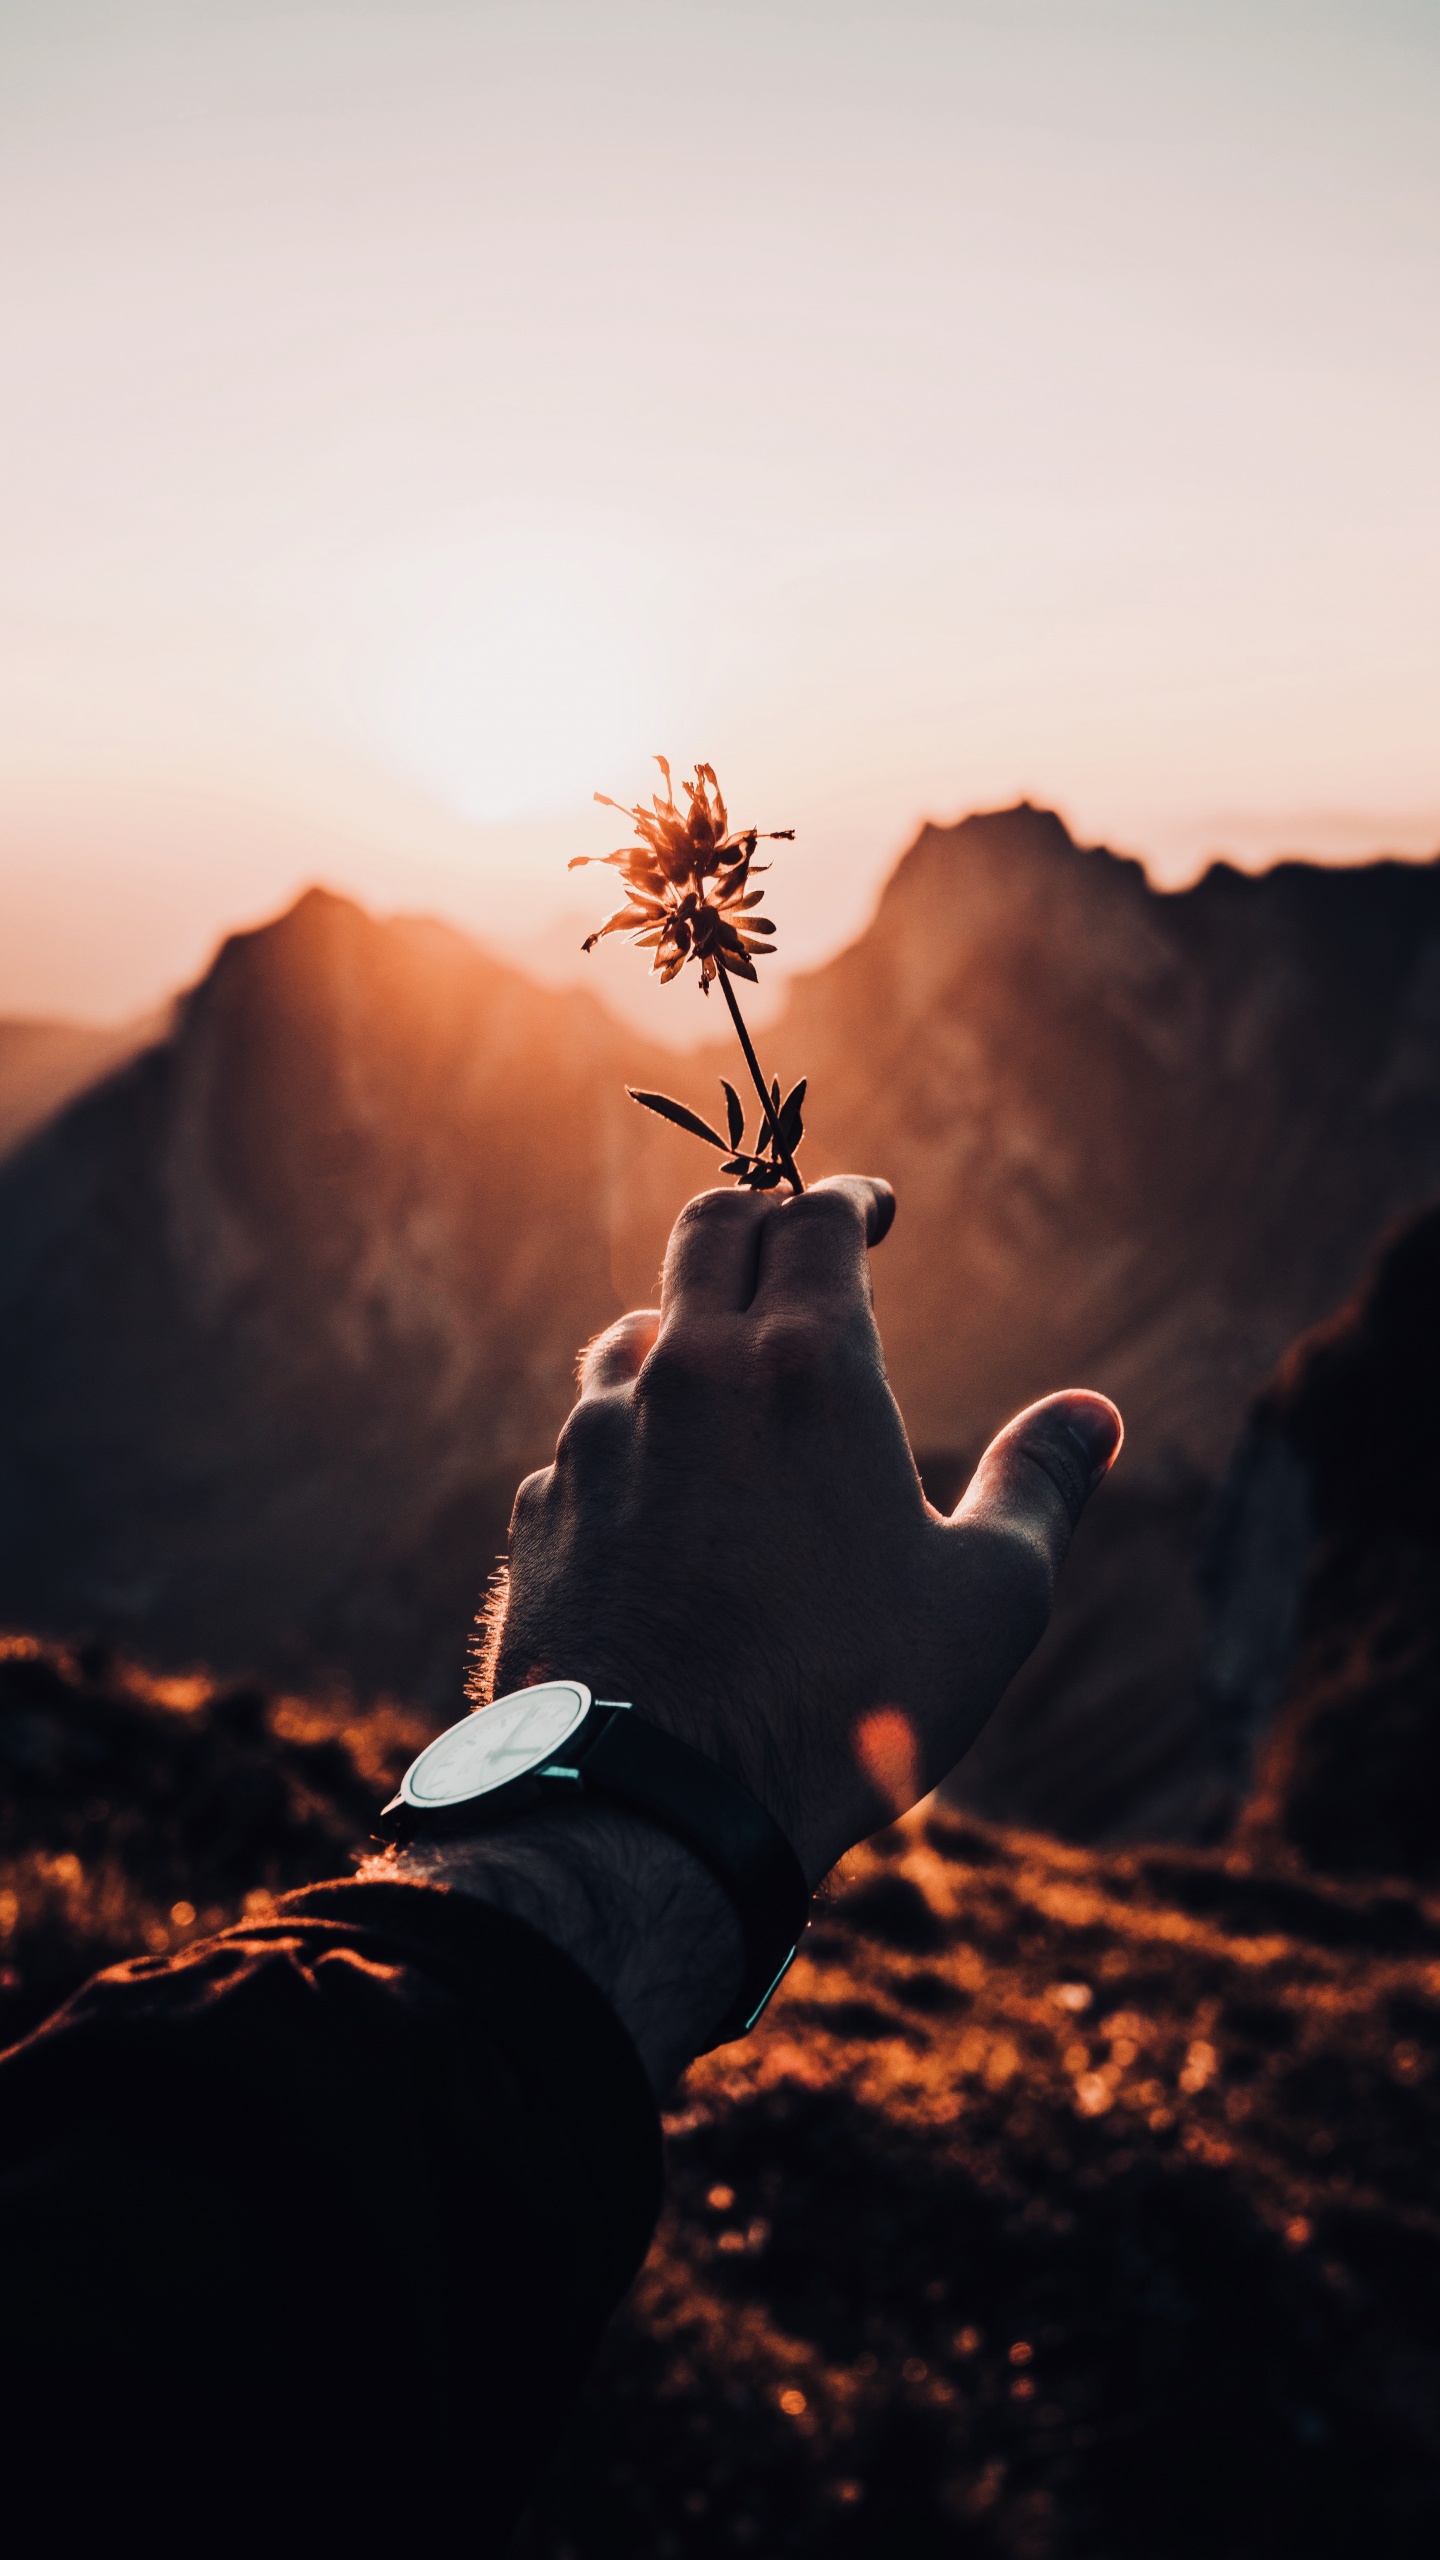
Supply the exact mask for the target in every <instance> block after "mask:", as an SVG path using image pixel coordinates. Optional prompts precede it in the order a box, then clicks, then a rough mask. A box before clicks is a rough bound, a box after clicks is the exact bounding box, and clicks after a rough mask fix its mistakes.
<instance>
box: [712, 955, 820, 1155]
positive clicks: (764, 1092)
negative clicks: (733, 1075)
mask: <svg viewBox="0 0 1440 2560" xmlns="http://www.w3.org/2000/svg"><path fill="white" fill-rule="evenodd" d="M716 965H717V968H718V970H719V975H720V984H721V987H722V989H723V990H724V995H725V1001H726V1003H727V1004H728V1006H729V1007H730V1019H731V1021H732V1022H733V1023H734V1025H735V1028H736V1031H737V1032H738V1033H739V1036H740V1046H741V1048H742V1049H743V1050H744V1052H745V1064H746V1066H747V1067H748V1068H749V1070H750V1073H751V1075H752V1077H753V1078H754V1081H755V1090H756V1092H757V1093H758V1094H759V1096H760V1104H761V1108H762V1110H763V1111H764V1114H765V1125H766V1127H767V1128H768V1130H769V1132H770V1138H771V1143H772V1145H773V1147H774V1151H775V1161H776V1163H777V1164H778V1165H779V1167H780V1170H781V1172H782V1173H783V1174H784V1176H785V1179H786V1181H787V1182H788V1183H789V1185H790V1188H791V1190H792V1191H803V1190H804V1188H805V1185H804V1183H803V1182H802V1181H801V1179H800V1176H799V1174H798V1173H797V1172H796V1170H795V1158H794V1157H793V1155H792V1154H791V1152H790V1150H789V1148H788V1147H787V1146H786V1144H785V1142H784V1140H783V1139H782V1137H781V1135H780V1114H779V1112H778V1111H777V1110H776V1108H775V1105H774V1103H773V1101H772V1100H771V1098H770V1094H769V1091H768V1089H767V1087H766V1083H765V1079H764V1077H763V1076H762V1074H761V1073H760V1061H759V1059H758V1058H757V1057H756V1055H755V1049H754V1044H753V1042H752V1041H751V1038H750V1034H749V1032H748V1031H747V1030H746V1028H745V1018H744V1016H743V1014H742V1013H741V1011H740V1007H739V1005H738V1004H737V1003H736V1001H735V990H734V988H733V987H732V986H731V984H730V973H729V971H728V969H727V968H726V966H725V963H724V961H723V960H722V959H721V958H720V956H719V954H718V952H717V954H716Z"/></svg>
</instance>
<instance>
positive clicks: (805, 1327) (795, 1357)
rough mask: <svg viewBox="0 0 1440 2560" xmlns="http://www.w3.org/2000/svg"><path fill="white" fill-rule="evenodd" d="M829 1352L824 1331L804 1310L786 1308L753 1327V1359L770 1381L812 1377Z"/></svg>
mask: <svg viewBox="0 0 1440 2560" xmlns="http://www.w3.org/2000/svg"><path fill="white" fill-rule="evenodd" d="M828 1348H829V1341H828V1337H827V1335H826V1332H825V1328H824V1327H823V1326H822V1325H821V1324H819V1323H818V1322H817V1320H816V1318H815V1317H814V1316H813V1315H812V1314H810V1313H809V1312H808V1311H807V1310H805V1309H804V1308H787V1309H786V1310H785V1311H784V1313H783V1314H776V1315H772V1316H766V1317H765V1318H764V1320H763V1321H762V1322H761V1323H760V1324H759V1325H757V1326H756V1328H755V1337H754V1356H755V1359H756V1363H757V1365H758V1367H759V1368H760V1370H761V1372H762V1373H763V1374H764V1375H765V1376H767V1377H769V1378H772V1379H776V1378H793V1377H800V1376H811V1375H813V1374H814V1372H815V1371H816V1370H818V1369H819V1368H820V1367H821V1365H822V1363H823V1361H824V1358H825V1354H826V1352H827V1350H828Z"/></svg>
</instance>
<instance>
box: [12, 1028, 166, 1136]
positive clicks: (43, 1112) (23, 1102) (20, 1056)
mask: <svg viewBox="0 0 1440 2560" xmlns="http://www.w3.org/2000/svg"><path fill="white" fill-rule="evenodd" d="M163 1028H164V1025H163V1023H162V1022H161V1020H160V1019H159V1018H158V1017H157V1019H156V1020H154V1021H153V1022H151V1021H146V1022H143V1023H127V1024H125V1025H123V1026H122V1027H121V1028H120V1029H119V1030H118V1031H97V1030H95V1029H94V1028H92V1027H91V1026H90V1025H89V1024H86V1023H80V1022H31V1021H28V1020H26V1021H9V1022H3V1021H0V1156H5V1155H8V1154H9V1152H10V1150H11V1148H12V1147H17V1146H18V1145H19V1144H20V1141H21V1140H22V1139H23V1138H28V1137H29V1135H30V1132H31V1130H32V1129H38V1128H39V1127H40V1124H41V1122H42V1121H45V1120H48V1119H49V1118H50V1116H51V1114H52V1113H53V1112H56V1111H58V1110H60V1108H61V1107H62V1105H63V1104H64V1103H67V1102H68V1101H69V1100H70V1098H71V1096H72V1094H77V1093H83V1091H84V1089H85V1087H86V1086H87V1085H90V1084H94V1083H95V1081H96V1079H97V1077H99V1076H103V1075H105V1074H107V1073H108V1071H109V1069H110V1068H112V1067H115V1066H119V1065H120V1064H121V1062H122V1060H124V1059H126V1058H130V1057H133V1056H134V1054H135V1052H136V1050H137V1049H140V1048H143V1047H144V1045H145V1043H146V1042H147V1040H153V1039H156V1038H158V1037H159V1036H160V1034H161V1033H162V1031H163Z"/></svg>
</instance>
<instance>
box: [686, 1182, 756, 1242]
mask: <svg viewBox="0 0 1440 2560" xmlns="http://www.w3.org/2000/svg"><path fill="white" fill-rule="evenodd" d="M754 1214H755V1204H754V1202H753V1201H752V1200H751V1199H750V1197H749V1195H748V1194H747V1193H746V1192H743V1191H697V1192H696V1194H695V1197H694V1199H693V1200H687V1201H686V1203H685V1206H684V1208H683V1209H682V1210H681V1212H680V1215H679V1217H678V1218H677V1219H676V1221H675V1234H676V1237H677V1239H679V1238H684V1237H685V1236H687V1235H693V1234H694V1233H695V1231H696V1230H697V1228H698V1229H702V1230H704V1229H710V1228H714V1227H725V1226H731V1227H744V1226H748V1225H749V1223H750V1221H751V1219H752V1217H753V1216H754Z"/></svg>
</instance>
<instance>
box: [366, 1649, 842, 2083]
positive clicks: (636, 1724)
mask: <svg viewBox="0 0 1440 2560" xmlns="http://www.w3.org/2000/svg"><path fill="white" fill-rule="evenodd" d="M587 1797H593V1798H595V1799H597V1800H599V1801H601V1802H604V1803H610V1804H620V1805H624V1806H625V1807H626V1808H627V1810H628V1811H630V1812H631V1813H639V1814H643V1815H644V1816H645V1817H646V1818H647V1819H648V1820H649V1821H651V1822H655V1823H658V1824H659V1826H660V1828H661V1829H662V1830H664V1831H669V1832H670V1833H672V1834H673V1836H674V1837H675V1839H677V1840H682V1841H683V1842H684V1844H685V1846H686V1848H687V1849H689V1850H691V1851H692V1852H693V1854H694V1855H695V1856H696V1857H697V1858H698V1859H699V1860H700V1862H701V1864H702V1866H705V1867H708V1868H709V1870H710V1873H711V1875H712V1876H714V1878H715V1880H716V1883H717V1884H719V1885H721V1886H722V1887H723V1888H724V1891H725V1893H726V1894H727V1895H728V1896H729V1899H730V1901H731V1902H732V1903H733V1905H734V1908H735V1913H736V1917H737V1918H738V1920H739V1922H740V1934H741V1938H742V1941H743V1944H744V1950H745V1969H744V1973H743V1975H742V1978H741V1984H740V1990H739V1994H738V1996H737V1998H736V2000H735V2002H734V2004H733V2006H732V2007H731V2009H730V2010H729V2012H728V2013H727V2015H726V2017H725V2019H724V2020H723V2022H722V2024H721V2026H720V2028H719V2030H718V2032H717V2033H716V2035H715V2037H714V2039H713V2043H714V2044H728V2043H730V2042H731V2040H732V2039H733V2038H734V2037H736V2036H743V2035H748V2034H749V2032H750V2029H751V2028H752V2027H753V2026H754V2024H755V2022H756V2020H757V2018H759V2017H760V2015H761V2014H762V2012H763V2011H764V2009H765V2007H766V2005H767V2003H768V2001H769V1999H770V1996H771V1994H772V1992H774V1990H775V1989H776V1987H777V1986H778V1984H779V1983H780V1982H781V1981H782V1979H783V1978H784V1975H785V1974H786V1973H787V1972H788V1970H789V1967H790V1965H791V1963H792V1962H793V1960H794V1956H795V1950H796V1948H797V1946H798V1944H799V1941H800V1938H801V1936H802V1934H803V1932H804V1928H805V1923H806V1919H807V1918H808V1916H809V1909H810V1894H809V1888H808V1887H807V1885H806V1882H805V1877H804V1873H803V1871H802V1869H801V1866H800V1861H799V1859H798V1858H797V1857H796V1855H795V1852H794V1850H793V1849H792V1848H791V1846H790V1843H789V1841H788V1840H787V1839H786V1837H785V1834H784V1832H783V1831H782V1830H781V1829H780V1826H779V1824H778V1823H777V1822H775V1821H774V1820H772V1818H771V1816H770V1815H769V1814H768V1813H767V1812H766V1810H765V1807H764V1806H763V1805H762V1804H761V1803H759V1802H758V1800H757V1799H756V1798H755V1797H754V1796H753V1795H752V1794H751V1793H750V1790H749V1788H748V1787H746V1786H742V1784H741V1782H740V1780H739V1779H738V1778H732V1777H731V1775H730V1773H729V1771H728V1770H727V1769H722V1768H720V1767H718V1766H717V1764H716V1762H715V1761H713V1760H709V1759H707V1758H706V1757H705V1754H704V1753H703V1752H700V1751H694V1750H692V1749H691V1747H690V1745H689V1743H687V1742H681V1741H679V1740H678V1738H677V1737H676V1736H675V1735H674V1734H673V1733H666V1732H664V1731H663V1730H662V1729H661V1727H660V1726H659V1725H655V1724H650V1723H648V1722H647V1721H646V1719H645V1718H644V1717H643V1716H637V1715H636V1713H635V1711H634V1709H633V1707H632V1706H631V1705H630V1702H629V1700H628V1699H620V1698H592V1696H591V1694H590V1691H589V1690H588V1689H587V1687H586V1685H585V1683H584V1681H583V1680H546V1681H542V1682H541V1683H539V1684H538V1685H537V1686H536V1687H534V1688H531V1689H516V1690H514V1691H512V1693H511V1695H510V1696H509V1697H507V1698H497V1699H496V1700H495V1703H494V1705H493V1706H489V1707H480V1708H478V1709H477V1710H476V1711H475V1713H474V1714H472V1715H468V1716H464V1717H462V1718H461V1721H460V1722H459V1724H452V1725H451V1727H450V1728H449V1731H448V1732H446V1733H442V1734H440V1735H439V1736H438V1737H437V1739H436V1740H435V1741H434V1742H432V1743H429V1744H427V1746H426V1748H425V1749H424V1750H423V1751H422V1752H421V1753H420V1755H419V1757H418V1758H417V1759H415V1760H412V1761H411V1763H410V1766H409V1768H408V1769H407V1770H406V1772H405V1775H404V1777H403V1778H402V1779H401V1781H400V1785H399V1789H398V1791H397V1792H396V1794H395V1795H393V1796H392V1797H391V1799H390V1802H389V1803H388V1804H387V1805H386V1807H385V1809H384V1811H383V1813H382V1814H381V1815H380V1825H381V1829H382V1831H383V1833H384V1834H385V1836H386V1837H388V1838H389V1839H392V1840H395V1839H399V1840H419V1839H437V1838H439V1839H446V1838H448V1839H456V1838H459V1837H461V1836H463V1835H465V1834H467V1833H475V1832H480V1831H484V1830H488V1829H489V1828H490V1826H491V1825H492V1824H494V1823H499V1822H504V1821H508V1820H509V1819H510V1818H511V1817H512V1816H514V1815H515V1814H519V1813H525V1812H528V1811H530V1810H532V1809H533V1808H535V1807H536V1806H539V1805H542V1804H543V1805H553V1804H576V1803H579V1802H581V1801H583V1800H584V1799H585V1798H587Z"/></svg>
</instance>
